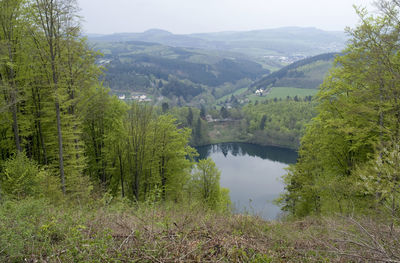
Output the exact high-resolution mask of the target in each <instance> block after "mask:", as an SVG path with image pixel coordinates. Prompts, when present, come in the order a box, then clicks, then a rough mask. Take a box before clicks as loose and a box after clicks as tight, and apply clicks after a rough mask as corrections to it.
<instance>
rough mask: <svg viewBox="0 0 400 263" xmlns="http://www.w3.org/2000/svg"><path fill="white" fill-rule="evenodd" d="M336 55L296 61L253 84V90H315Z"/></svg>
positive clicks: (322, 55) (331, 54)
mask: <svg viewBox="0 0 400 263" xmlns="http://www.w3.org/2000/svg"><path fill="white" fill-rule="evenodd" d="M337 55H338V53H326V54H321V55H317V56H314V57H310V58H306V59H303V60H300V61H297V62H295V63H293V64H290V65H289V66H286V67H284V68H282V69H280V70H278V71H276V72H274V73H272V74H270V75H268V76H266V77H264V78H262V79H260V80H259V81H257V82H255V83H254V84H253V87H254V88H263V89H265V88H267V87H293V88H302V89H316V88H318V86H319V85H320V84H321V83H322V82H323V80H324V78H325V76H326V75H327V74H328V72H329V70H330V68H331V67H332V66H333V60H334V58H335V57H336V56H337Z"/></svg>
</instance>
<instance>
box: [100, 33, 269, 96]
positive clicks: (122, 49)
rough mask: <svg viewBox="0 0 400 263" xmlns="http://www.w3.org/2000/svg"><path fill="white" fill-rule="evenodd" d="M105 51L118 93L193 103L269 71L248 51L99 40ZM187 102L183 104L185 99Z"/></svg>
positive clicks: (103, 61) (109, 81) (108, 77)
mask: <svg viewBox="0 0 400 263" xmlns="http://www.w3.org/2000/svg"><path fill="white" fill-rule="evenodd" d="M95 47H96V48H97V49H98V50H100V51H101V52H103V53H104V54H105V56H104V57H103V58H101V59H100V60H99V61H98V63H100V64H102V65H103V66H104V67H105V68H106V72H105V75H104V76H103V78H104V82H105V83H106V84H107V85H108V86H110V88H111V89H112V90H113V92H114V93H117V94H126V95H130V94H132V93H137V92H143V93H146V94H148V95H150V94H154V95H155V96H156V97H160V96H165V97H167V98H169V99H173V98H180V99H181V100H184V102H190V101H191V100H192V99H193V98H194V97H196V96H198V95H200V94H203V95H205V96H206V95H207V94H208V96H212V97H215V98H219V97H222V96H224V95H226V94H227V93H230V92H234V91H235V90H237V89H240V88H243V86H246V85H250V84H251V82H252V81H254V80H256V79H257V78H260V77H262V76H263V75H265V74H268V73H269V70H267V69H265V68H263V67H262V65H260V64H259V63H256V62H254V61H252V60H250V59H247V58H246V57H245V56H244V55H241V54H234V53H230V52H216V51H208V50H201V49H189V48H178V47H170V46H164V45H160V44H156V43H148V42H140V41H128V42H104V43H96V46H95ZM184 102H183V103H184Z"/></svg>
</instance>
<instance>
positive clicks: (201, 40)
mask: <svg viewBox="0 0 400 263" xmlns="http://www.w3.org/2000/svg"><path fill="white" fill-rule="evenodd" d="M88 38H89V40H90V41H94V42H121V41H133V40H135V41H145V42H154V43H159V44H163V45H168V46H173V47H187V48H201V49H215V50H224V51H233V52H240V53H243V54H246V55H249V56H252V57H263V56H296V55H297V56H299V55H300V56H311V55H317V54H321V53H327V52H337V51H340V50H342V49H343V48H344V46H345V42H346V39H347V37H346V35H345V33H344V32H340V31H324V30H320V29H316V28H301V27H283V28H276V29H265V30H253V31H242V32H217V33H201V34H187V35H178V34H173V33H171V32H168V31H165V30H160V29H151V30H147V31H145V32H143V33H115V34H111V35H98V34H95V35H91V34H88Z"/></svg>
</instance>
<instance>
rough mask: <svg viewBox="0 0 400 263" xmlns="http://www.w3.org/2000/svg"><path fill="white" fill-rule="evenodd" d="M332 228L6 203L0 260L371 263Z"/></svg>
mask: <svg viewBox="0 0 400 263" xmlns="http://www.w3.org/2000/svg"><path fill="white" fill-rule="evenodd" d="M335 222H336V224H337V221H335ZM332 225H333V224H332V222H331V221H330V220H323V219H315V218H309V219H305V220H303V221H286V222H268V221H264V220H262V219H260V218H258V217H254V216H249V215H232V214H229V213H216V212H212V211H209V210H206V209H204V208H202V206H200V205H190V206H189V205H187V206H182V205H177V204H173V203H162V204H149V203H147V204H132V203H126V202H124V201H111V202H109V201H104V199H103V200H101V201H97V202H96V201H94V202H92V203H91V204H86V205H82V204H81V205H77V204H69V203H67V202H64V203H62V204H57V205H53V204H51V203H49V202H48V201H46V200H38V199H25V200H22V201H5V202H3V203H2V204H0V262H349V261H350V258H351V262H358V260H359V262H365V261H363V260H361V259H357V258H356V257H350V256H349V255H345V253H339V252H338V251H344V249H345V248H346V247H347V246H348V244H344V243H340V242H337V241H335V240H334V236H335V231H331V230H330V226H332ZM341 233H342V232H341Z"/></svg>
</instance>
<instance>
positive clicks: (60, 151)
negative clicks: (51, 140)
mask: <svg viewBox="0 0 400 263" xmlns="http://www.w3.org/2000/svg"><path fill="white" fill-rule="evenodd" d="M55 106H56V115H57V135H58V159H59V165H60V178H61V189H62V192H63V194H64V195H65V175H64V156H63V141H62V132H61V116H60V104H59V102H58V100H57V101H56V104H55Z"/></svg>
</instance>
